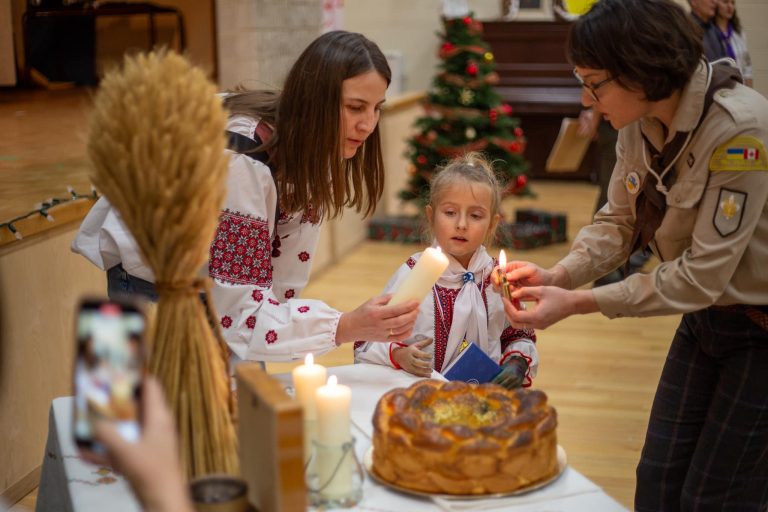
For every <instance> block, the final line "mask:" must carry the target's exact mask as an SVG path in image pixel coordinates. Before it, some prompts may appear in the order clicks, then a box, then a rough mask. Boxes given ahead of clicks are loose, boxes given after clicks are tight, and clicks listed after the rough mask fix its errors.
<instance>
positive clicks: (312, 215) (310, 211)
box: [299, 204, 320, 226]
mask: <svg viewBox="0 0 768 512" xmlns="http://www.w3.org/2000/svg"><path fill="white" fill-rule="evenodd" d="M307 222H309V223H310V224H312V225H313V226H314V225H317V224H319V223H320V216H319V215H318V212H317V210H316V209H315V207H314V206H312V204H308V205H307V207H306V208H305V209H304V213H302V214H301V221H300V222H299V224H306V223H307Z"/></svg>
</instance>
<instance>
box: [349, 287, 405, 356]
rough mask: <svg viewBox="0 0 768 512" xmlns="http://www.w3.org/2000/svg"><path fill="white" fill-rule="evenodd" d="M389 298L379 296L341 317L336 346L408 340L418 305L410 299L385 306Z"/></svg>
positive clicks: (387, 295)
mask: <svg viewBox="0 0 768 512" xmlns="http://www.w3.org/2000/svg"><path fill="white" fill-rule="evenodd" d="M391 298H392V294H386V295H380V296H378V297H374V298H372V299H370V300H368V301H366V302H364V303H363V304H362V305H360V306H359V307H358V308H357V309H355V310H353V311H350V312H348V313H344V314H342V315H341V318H340V319H339V325H338V327H337V328H336V344H337V345H340V344H342V343H349V342H351V341H385V340H386V341H403V340H406V339H408V338H409V337H410V336H411V331H412V330H413V325H414V324H415V323H416V317H417V316H418V314H419V303H418V302H416V301H415V300H409V301H407V302H403V303H402V304H398V305H396V306H388V305H387V304H388V303H389V301H390V299H391Z"/></svg>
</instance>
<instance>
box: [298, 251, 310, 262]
mask: <svg viewBox="0 0 768 512" xmlns="http://www.w3.org/2000/svg"><path fill="white" fill-rule="evenodd" d="M299 259H300V260H301V261H302V262H305V263H306V262H307V261H309V253H308V252H307V251H301V252H300V253H299Z"/></svg>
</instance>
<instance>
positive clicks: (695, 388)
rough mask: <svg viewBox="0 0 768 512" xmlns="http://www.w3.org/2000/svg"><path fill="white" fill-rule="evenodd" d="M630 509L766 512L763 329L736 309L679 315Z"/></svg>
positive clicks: (767, 379)
mask: <svg viewBox="0 0 768 512" xmlns="http://www.w3.org/2000/svg"><path fill="white" fill-rule="evenodd" d="M635 508H636V510H638V511H648V512H650V511H653V512H657V511H677V510H685V511H688V510H697V511H699V510H712V511H718V512H719V511H726V510H728V511H737V510H738V511H761V512H762V511H766V510H768V331H766V330H764V329H763V328H761V327H760V326H758V325H757V324H756V323H754V322H753V321H752V320H750V319H749V318H748V317H747V316H746V315H745V314H743V313H742V312H738V311H730V310H729V311H726V310H722V309H720V308H718V307H711V308H708V309H705V310H702V311H697V312H695V313H689V314H686V315H683V319H682V321H681V322H680V326H679V327H678V328H677V332H676V333H675V338H674V340H673V341H672V346H671V347H670V350H669V354H668V355H667V361H666V363H665V365H664V370H663V372H662V375H661V380H660V382H659V386H658V389H657V390H656V396H655V398H654V401H653V408H652V409H651V417H650V421H649V424H648V431H647V433H646V438H645V446H644V447H643V452H642V456H641V458H640V463H639V464H638V467H637V490H636V493H635Z"/></svg>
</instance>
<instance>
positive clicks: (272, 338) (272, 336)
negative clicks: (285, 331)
mask: <svg viewBox="0 0 768 512" xmlns="http://www.w3.org/2000/svg"><path fill="white" fill-rule="evenodd" d="M264 339H265V340H266V341H267V343H268V344H270V345H271V344H272V343H274V342H276V341H277V333H276V332H275V331H273V330H271V329H270V330H269V331H267V334H266V335H265V336H264Z"/></svg>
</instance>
